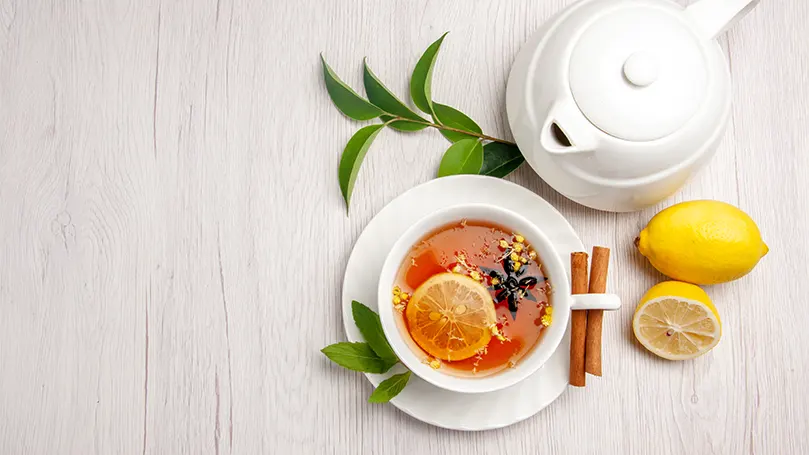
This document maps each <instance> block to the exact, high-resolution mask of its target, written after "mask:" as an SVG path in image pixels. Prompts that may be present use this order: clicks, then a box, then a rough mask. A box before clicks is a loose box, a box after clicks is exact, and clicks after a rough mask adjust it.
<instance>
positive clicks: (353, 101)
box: [320, 33, 525, 208]
mask: <svg viewBox="0 0 809 455" xmlns="http://www.w3.org/2000/svg"><path fill="white" fill-rule="evenodd" d="M446 36H447V34H446V33H444V35H442V36H441V38H439V39H438V40H436V41H435V42H434V43H432V44H431V45H430V46H429V47H428V48H427V50H426V51H424V54H422V56H421V58H419V61H418V63H416V67H415V69H414V70H413V74H412V76H411V78H410V98H411V100H412V101H413V104H415V105H416V107H417V108H419V110H421V111H422V112H423V113H424V114H426V115H428V116H429V119H426V118H424V117H422V116H421V115H419V114H417V113H416V112H414V111H413V110H412V109H411V108H410V107H408V106H407V105H406V104H405V103H404V102H402V101H401V100H400V99H399V98H398V97H397V96H396V95H395V94H393V92H391V91H390V90H389V89H388V88H387V87H385V85H384V84H383V83H382V82H381V81H380V80H379V78H378V77H377V76H376V74H374V73H373V71H371V68H370V67H369V66H368V62H367V61H366V60H363V85H364V86H365V93H366V94H367V96H368V99H367V100H366V99H365V98H363V97H362V96H360V95H359V94H357V92H355V91H354V90H353V89H352V88H351V87H349V86H348V85H347V84H346V83H345V82H343V81H342V80H341V79H340V78H339V77H338V76H337V74H335V72H334V70H332V68H331V67H330V66H329V65H328V64H327V63H326V60H325V59H324V58H323V56H322V55H321V57H320V58H321V61H322V63H323V77H324V80H325V83H326V90H327V91H328V92H329V96H330V97H331V100H332V102H334V105H335V106H336V107H337V109H338V110H340V112H342V113H343V114H345V115H346V116H347V117H349V118H352V119H354V120H372V119H377V118H378V119H379V120H380V121H381V122H382V123H377V124H373V125H369V126H365V127H363V128H360V129H359V130H358V131H357V132H356V133H354V135H353V136H352V137H351V139H349V140H348V144H346V147H345V149H343V154H342V156H341V157H340V166H339V170H338V177H339V181H340V191H341V192H342V194H343V199H345V201H346V208H347V207H348V205H349V202H350V200H351V193H352V192H353V190H354V182H355V181H356V179H357V174H358V173H359V169H360V166H361V165H362V162H363V160H364V159H365V155H366V153H367V152H368V149H369V147H370V146H371V143H373V141H374V139H376V137H377V136H378V135H379V133H380V132H381V131H382V130H383V129H384V128H385V127H390V128H392V129H395V130H398V131H403V132H413V131H420V130H423V129H425V128H434V129H436V130H438V131H439V132H440V133H441V134H442V135H443V136H444V137H445V138H446V139H447V140H449V141H450V142H452V145H450V147H449V148H448V149H447V150H446V152H444V156H443V158H442V159H441V164H440V165H439V168H438V176H439V177H444V176H447V175H456V174H480V175H488V176H492V177H501V178H502V177H505V176H506V175H508V174H510V173H511V172H513V171H514V170H516V169H517V168H518V167H519V166H520V165H521V164H522V163H523V162H524V161H525V159H524V158H523V156H522V154H521V153H520V150H519V149H518V148H517V144H515V143H514V142H511V141H507V140H504V139H498V138H496V137H493V136H490V135H487V134H484V133H483V129H482V128H481V127H480V126H479V125H478V124H477V123H476V122H475V121H474V120H472V119H471V118H470V117H469V116H468V115H466V114H464V113H463V112H461V111H459V110H457V109H455V108H454V107H451V106H447V105H445V104H441V103H438V102H435V101H434V100H433V97H432V75H433V68H434V67H435V62H436V58H437V57H438V51H439V50H440V49H441V44H442V43H443V41H444V38H445V37H446Z"/></svg>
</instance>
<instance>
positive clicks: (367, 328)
mask: <svg viewBox="0 0 809 455" xmlns="http://www.w3.org/2000/svg"><path fill="white" fill-rule="evenodd" d="M351 314H352V315H353V316H354V323H355V324H357V328H359V329H360V333H362V337H363V338H365V341H367V342H368V344H369V345H370V346H371V349H373V351H374V352H375V353H376V355H378V356H379V357H381V358H383V359H385V360H388V361H392V362H393V363H396V362H398V361H399V359H398V358H397V357H396V354H394V352H393V349H392V348H391V347H390V344H389V343H388V340H387V339H386V338H385V332H384V331H383V330H382V323H381V322H380V321H379V315H377V314H376V313H374V312H373V310H371V309H370V308H368V307H367V306H365V305H363V304H361V303H360V302H357V301H356V300H353V301H352V302H351Z"/></svg>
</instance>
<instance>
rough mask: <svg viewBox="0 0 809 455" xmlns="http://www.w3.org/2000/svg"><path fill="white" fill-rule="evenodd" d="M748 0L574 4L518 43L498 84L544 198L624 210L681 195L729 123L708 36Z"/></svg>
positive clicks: (723, 68) (723, 80) (752, 2)
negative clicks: (546, 191)
mask: <svg viewBox="0 0 809 455" xmlns="http://www.w3.org/2000/svg"><path fill="white" fill-rule="evenodd" d="M758 2H759V0H699V1H698V2H696V3H694V4H692V5H691V6H689V7H687V8H683V7H682V6H680V5H678V4H676V3H673V2H671V1H669V0H582V1H580V2H577V3H574V4H573V5H571V6H569V7H568V8H566V9H565V10H563V11H561V12H559V13H558V14H556V15H555V16H554V17H553V18H551V19H550V20H549V21H548V22H547V23H546V24H545V25H543V26H542V28H541V29H540V30H539V31H538V32H537V33H536V34H535V35H534V36H533V37H532V38H531V39H530V40H529V42H528V43H527V44H526V45H525V46H524V47H523V48H522V50H521V51H520V53H519V54H518V56H517V59H516V61H515V63H514V66H513V68H512V70H511V74H510V76H509V81H508V88H507V90H506V106H507V110H508V119H509V124H510V125H511V130H512V133H513V134H514V137H515V139H516V141H517V145H518V146H519V147H520V150H521V151H522V152H523V154H524V155H525V158H526V160H527V161H528V163H529V164H530V165H531V167H533V168H534V170H535V171H536V172H537V174H539V176H540V177H541V178H542V179H543V180H545V181H546V182H547V183H548V184H549V185H551V186H552V187H553V188H554V189H556V190H557V191H559V192H560V193H562V194H563V195H565V196H566V197H568V198H570V199H572V200H574V201H576V202H578V203H580V204H583V205H586V206H588V207H592V208H595V209H600V210H607V211H616V212H624V211H633V210H639V209H642V208H644V207H647V206H650V205H653V204H656V203H657V202H660V201H661V200H663V199H665V198H666V197H668V196H670V195H671V194H673V193H674V192H676V191H677V190H678V189H680V188H681V187H682V186H683V185H684V184H685V183H686V182H687V180H688V179H689V177H691V175H692V174H693V173H694V172H695V171H696V170H697V169H699V168H700V167H701V166H703V165H704V164H705V163H706V162H707V161H708V160H709V159H710V157H711V156H712V155H713V154H714V152H715V151H716V149H717V147H718V146H719V143H720V142H721V140H722V137H723V136H724V132H725V129H726V127H727V124H728V120H729V118H730V98H731V91H730V72H729V69H728V65H727V63H726V61H725V57H724V54H723V53H722V49H721V48H720V46H719V44H718V43H717V41H716V37H717V36H718V35H720V34H721V33H723V32H724V31H725V30H726V29H727V28H729V27H730V26H731V25H733V24H734V23H735V22H736V21H737V20H739V19H741V17H742V16H744V15H745V14H746V13H747V12H749V11H750V10H751V9H753V7H755V6H756V4H758Z"/></svg>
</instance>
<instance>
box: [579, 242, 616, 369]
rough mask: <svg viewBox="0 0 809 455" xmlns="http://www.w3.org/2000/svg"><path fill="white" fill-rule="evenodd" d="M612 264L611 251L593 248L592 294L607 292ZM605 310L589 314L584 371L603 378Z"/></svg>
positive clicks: (598, 247)
mask: <svg viewBox="0 0 809 455" xmlns="http://www.w3.org/2000/svg"><path fill="white" fill-rule="evenodd" d="M609 264H610V249H609V248H604V247H603V246H595V247H593V256H592V259H591V261H590V289H589V293H590V294H603V293H604V292H606V291H607V269H608V268H609ZM603 318H604V310H590V311H588V312H587V336H586V337H585V342H584V353H585V359H584V369H585V370H586V371H587V372H588V373H590V374H592V375H595V376H601V324H602V322H603Z"/></svg>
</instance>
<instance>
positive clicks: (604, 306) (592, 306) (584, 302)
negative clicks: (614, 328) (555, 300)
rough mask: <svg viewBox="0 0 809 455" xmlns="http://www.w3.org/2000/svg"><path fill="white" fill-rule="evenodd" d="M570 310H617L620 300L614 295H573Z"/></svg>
mask: <svg viewBox="0 0 809 455" xmlns="http://www.w3.org/2000/svg"><path fill="white" fill-rule="evenodd" d="M572 297H573V304H572V305H571V306H570V309H572V310H609V311H613V310H617V309H619V308H621V298H620V297H618V296H617V295H615V294H573V296H572Z"/></svg>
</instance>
